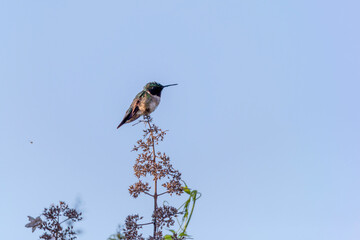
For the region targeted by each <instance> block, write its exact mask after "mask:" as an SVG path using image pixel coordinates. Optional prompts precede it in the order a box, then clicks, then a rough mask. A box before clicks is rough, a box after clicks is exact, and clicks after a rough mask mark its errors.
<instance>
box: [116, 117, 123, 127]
mask: <svg viewBox="0 0 360 240" xmlns="http://www.w3.org/2000/svg"><path fill="white" fill-rule="evenodd" d="M124 120H125V119H124ZM124 120H122V121H121V123H120V124H119V126H117V128H116V129H118V128H119V127H121V126H122V125H123V124H124V123H125V121H124Z"/></svg>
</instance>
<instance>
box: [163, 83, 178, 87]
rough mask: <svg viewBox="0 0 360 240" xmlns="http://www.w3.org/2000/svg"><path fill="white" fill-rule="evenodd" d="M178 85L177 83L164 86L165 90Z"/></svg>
mask: <svg viewBox="0 0 360 240" xmlns="http://www.w3.org/2000/svg"><path fill="white" fill-rule="evenodd" d="M176 85H178V84H177V83H175V84H169V85H165V86H163V88H166V87H170V86H176Z"/></svg>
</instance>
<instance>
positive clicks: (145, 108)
mask: <svg viewBox="0 0 360 240" xmlns="http://www.w3.org/2000/svg"><path fill="white" fill-rule="evenodd" d="M175 85H177V83H176V84H170V85H165V86H163V85H161V84H160V83H157V82H149V83H147V84H146V85H145V86H144V89H143V90H142V91H141V92H139V93H138V94H137V95H136V96H135V98H134V100H133V101H132V103H131V105H130V107H129V109H128V110H127V111H126V113H125V116H124V119H123V120H122V121H121V123H120V124H119V126H118V127H117V128H119V127H121V126H122V125H123V124H124V123H129V122H132V121H135V120H136V119H138V118H139V117H140V116H142V115H149V114H150V113H152V112H153V111H154V110H155V109H156V108H157V106H158V105H159V103H160V97H161V91H162V90H163V89H164V88H166V87H170V86H175Z"/></svg>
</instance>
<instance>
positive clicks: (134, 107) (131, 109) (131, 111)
mask: <svg viewBox="0 0 360 240" xmlns="http://www.w3.org/2000/svg"><path fill="white" fill-rule="evenodd" d="M144 95H145V91H141V92H139V93H138V94H137V95H136V96H135V98H134V100H133V102H132V103H131V105H130V107H129V109H128V110H127V111H126V113H125V116H124V119H123V120H122V121H121V123H120V124H119V126H118V127H117V128H119V127H121V125H123V124H124V123H125V122H126V121H127V120H129V119H131V118H132V117H133V116H134V115H135V114H136V113H137V112H138V111H139V103H140V100H141V98H143V97H144Z"/></svg>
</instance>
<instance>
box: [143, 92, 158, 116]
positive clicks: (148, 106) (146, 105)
mask: <svg viewBox="0 0 360 240" xmlns="http://www.w3.org/2000/svg"><path fill="white" fill-rule="evenodd" d="M149 95H150V94H149ZM159 103H160V97H159V96H154V95H150V96H148V97H147V98H145V99H144V101H141V103H140V104H139V110H140V111H141V112H143V113H144V114H150V113H152V112H153V111H155V109H156V107H157V106H158V105H159Z"/></svg>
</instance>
